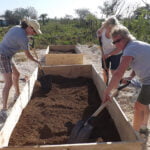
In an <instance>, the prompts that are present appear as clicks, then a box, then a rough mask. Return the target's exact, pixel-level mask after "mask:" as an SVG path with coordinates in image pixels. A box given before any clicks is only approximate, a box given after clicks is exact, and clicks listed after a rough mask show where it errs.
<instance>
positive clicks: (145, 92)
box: [137, 85, 150, 105]
mask: <svg viewBox="0 0 150 150" xmlns="http://www.w3.org/2000/svg"><path fill="white" fill-rule="evenodd" d="M137 101H138V102H140V103H141V104H144V105H149V104H150V85H142V88H141V92H140V94H139V96H138V98H137Z"/></svg>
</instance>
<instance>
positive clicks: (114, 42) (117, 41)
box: [112, 38, 123, 44]
mask: <svg viewBox="0 0 150 150" xmlns="http://www.w3.org/2000/svg"><path fill="white" fill-rule="evenodd" d="M122 39H123V38H120V39H118V40H116V41H113V42H112V43H113V44H116V43H119V42H120V41H121V40H122Z"/></svg>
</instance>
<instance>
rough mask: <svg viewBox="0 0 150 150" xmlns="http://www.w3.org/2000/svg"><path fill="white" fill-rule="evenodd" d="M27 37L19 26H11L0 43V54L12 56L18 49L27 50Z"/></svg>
mask: <svg viewBox="0 0 150 150" xmlns="http://www.w3.org/2000/svg"><path fill="white" fill-rule="evenodd" d="M28 49H29V45H28V37H27V34H26V32H25V30H24V29H23V28H21V27H20V26H15V27H12V28H11V29H10V30H9V31H8V32H7V33H6V34H5V36H4V38H3V40H2V42H1V43H0V54H2V55H5V56H9V57H12V56H13V55H14V54H15V53H17V52H18V51H19V50H28Z"/></svg>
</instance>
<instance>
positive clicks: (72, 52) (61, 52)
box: [49, 49, 76, 54]
mask: <svg viewBox="0 0 150 150" xmlns="http://www.w3.org/2000/svg"><path fill="white" fill-rule="evenodd" d="M49 53H50V54H75V53H76V51H75V50H74V49H69V50H53V49H51V50H50V52H49Z"/></svg>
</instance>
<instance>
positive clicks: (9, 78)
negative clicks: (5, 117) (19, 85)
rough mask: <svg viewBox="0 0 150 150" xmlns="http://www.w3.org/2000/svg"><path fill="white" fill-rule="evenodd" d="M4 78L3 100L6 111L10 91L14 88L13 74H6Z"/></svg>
mask: <svg viewBox="0 0 150 150" xmlns="http://www.w3.org/2000/svg"><path fill="white" fill-rule="evenodd" d="M3 77H4V83H5V85H4V88H3V91H2V99H3V110H6V109H7V101H8V96H9V91H10V88H11V86H12V73H4V74H3Z"/></svg>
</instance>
